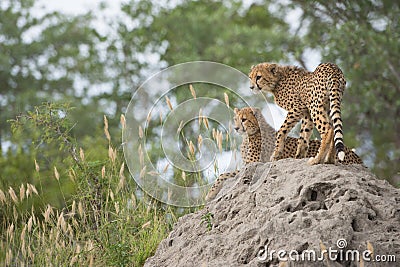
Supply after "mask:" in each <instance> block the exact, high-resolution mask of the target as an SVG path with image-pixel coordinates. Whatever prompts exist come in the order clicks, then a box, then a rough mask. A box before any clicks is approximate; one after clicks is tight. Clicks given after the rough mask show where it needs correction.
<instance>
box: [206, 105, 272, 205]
mask: <svg viewBox="0 0 400 267" xmlns="http://www.w3.org/2000/svg"><path fill="white" fill-rule="evenodd" d="M233 121H234V125H235V126H234V129H235V131H236V132H237V133H239V134H240V135H242V137H243V140H242V144H241V145H240V155H241V157H242V160H243V162H244V164H248V163H251V162H267V161H268V160H269V158H270V157H271V155H272V152H273V151H274V148H275V130H274V129H273V128H272V127H271V126H269V124H268V123H267V122H266V120H265V118H264V116H263V115H262V113H261V110H260V109H258V108H250V107H245V108H242V109H240V110H239V109H238V108H235V109H234V117H233ZM239 172H240V170H236V171H233V172H227V173H223V174H221V175H220V176H219V177H218V178H217V180H216V181H215V183H214V185H213V186H212V187H211V189H210V191H209V192H208V194H207V196H206V201H209V200H211V199H213V198H215V196H216V195H217V194H218V192H219V191H220V190H221V188H222V184H223V182H224V181H225V180H227V179H229V178H233V177H235V176H236V175H237V174H238V173H239Z"/></svg>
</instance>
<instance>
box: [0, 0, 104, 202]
mask: <svg viewBox="0 0 400 267" xmlns="http://www.w3.org/2000/svg"><path fill="white" fill-rule="evenodd" d="M36 2H37V1H35V0H4V1H1V2H0V187H2V188H6V189H7V188H8V186H15V185H18V184H20V183H21V182H26V181H29V182H31V183H35V184H38V183H39V180H38V179H39V178H40V177H38V175H37V173H36V172H35V165H34V160H35V159H36V160H37V163H38V164H39V166H40V168H41V171H42V174H45V176H46V177H47V176H48V177H54V174H53V171H54V170H53V168H54V166H57V167H58V168H59V172H60V173H61V176H62V177H67V175H66V174H67V169H68V164H69V162H68V161H67V162H66V161H65V153H64V152H63V151H62V150H60V149H59V147H58V144H57V145H54V144H47V143H45V142H40V138H39V131H38V129H35V128H32V127H31V128H29V127H26V128H25V129H24V130H23V131H20V132H18V133H17V132H16V133H14V134H12V133H11V127H10V123H9V122H8V120H9V119H13V118H15V117H16V116H17V115H18V114H19V113H23V112H25V111H27V110H31V111H32V110H34V108H33V107H34V106H38V105H39V104H40V103H42V102H48V101H55V102H64V103H65V102H71V103H72V105H73V106H75V107H76V108H75V109H74V110H73V111H72V112H71V114H70V115H71V117H69V119H70V120H71V121H74V122H76V123H75V124H73V125H71V128H70V129H69V131H70V132H71V134H74V135H75V136H78V137H79V140H80V141H82V140H85V142H87V143H89V144H95V143H96V142H97V141H98V139H99V138H101V137H102V135H101V133H102V131H101V129H102V117H103V116H102V115H103V112H100V108H99V107H100V106H99V105H97V103H98V102H99V101H94V100H93V99H91V98H90V96H91V95H90V89H93V87H95V86H96V85H97V84H101V83H103V82H104V81H105V80H106V75H104V71H105V70H104V62H103V60H104V56H102V55H101V53H99V49H100V48H99V46H100V45H101V43H103V42H105V40H106V39H105V38H104V37H102V36H100V35H99V34H98V33H97V31H96V30H95V29H94V28H93V27H92V25H91V23H92V22H93V20H94V17H93V15H92V14H90V13H89V14H85V15H78V16H69V15H64V14H61V13H58V12H52V13H46V12H38V9H37V7H36V6H35V4H36ZM40 13H44V14H43V15H40ZM55 112H60V114H59V115H60V116H63V115H64V116H65V114H63V112H62V111H55ZM42 130H43V129H42ZM96 132H97V133H98V137H97V138H93V134H94V133H96ZM84 136H91V137H92V138H90V139H89V140H88V139H84V138H83V137H84ZM103 143H104V142H103ZM104 145H105V146H106V144H104ZM100 149H102V148H101V147H97V151H99V150H100ZM105 149H106V148H105ZM43 186H44V187H46V188H54V187H58V184H57V182H56V181H55V180H54V179H44V181H43ZM62 186H63V188H64V189H65V192H66V193H67V194H68V192H71V184H69V183H68V181H67V182H66V183H63V185H62ZM57 191H58V190H51V189H49V190H48V191H47V193H48V194H49V195H51V196H50V198H53V199H57V200H58V201H59V203H62V202H63V200H62V199H61V197H60V196H59V195H57V193H55V192H57Z"/></svg>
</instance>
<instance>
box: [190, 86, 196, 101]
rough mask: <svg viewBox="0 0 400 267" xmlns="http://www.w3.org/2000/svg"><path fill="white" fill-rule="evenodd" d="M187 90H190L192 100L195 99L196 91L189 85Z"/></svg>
mask: <svg viewBox="0 0 400 267" xmlns="http://www.w3.org/2000/svg"><path fill="white" fill-rule="evenodd" d="M189 89H190V93H192V96H193V98H194V99H196V91H195V90H194V88H193V85H191V84H189Z"/></svg>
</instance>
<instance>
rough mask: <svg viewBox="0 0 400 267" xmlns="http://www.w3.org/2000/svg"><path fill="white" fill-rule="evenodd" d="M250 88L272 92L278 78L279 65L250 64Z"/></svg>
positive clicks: (256, 90) (255, 90) (254, 90)
mask: <svg viewBox="0 0 400 267" xmlns="http://www.w3.org/2000/svg"><path fill="white" fill-rule="evenodd" d="M249 78H250V89H251V90H253V92H259V91H264V92H273V91H274V90H275V86H276V84H277V83H278V82H279V79H280V71H279V65H277V64H274V63H260V64H258V65H255V66H252V67H251V70H250V73H249Z"/></svg>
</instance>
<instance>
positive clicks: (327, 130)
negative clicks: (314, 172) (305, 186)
mask: <svg viewBox="0 0 400 267" xmlns="http://www.w3.org/2000/svg"><path fill="white" fill-rule="evenodd" d="M323 107H324V104H323V100H322V99H321V100H320V101H319V103H317V105H315V106H314V108H312V109H311V112H310V113H311V118H312V120H313V122H314V125H315V126H316V128H317V130H318V132H319V134H320V136H321V146H320V147H319V150H318V153H317V155H316V156H315V157H314V158H310V159H309V160H308V164H309V165H315V164H320V163H325V159H326V158H325V156H326V154H327V153H328V152H329V149H330V144H331V140H332V139H333V127H332V126H331V124H330V121H329V117H328V114H327V112H326V110H325V109H324V108H323ZM321 110H322V114H321Z"/></svg>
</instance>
